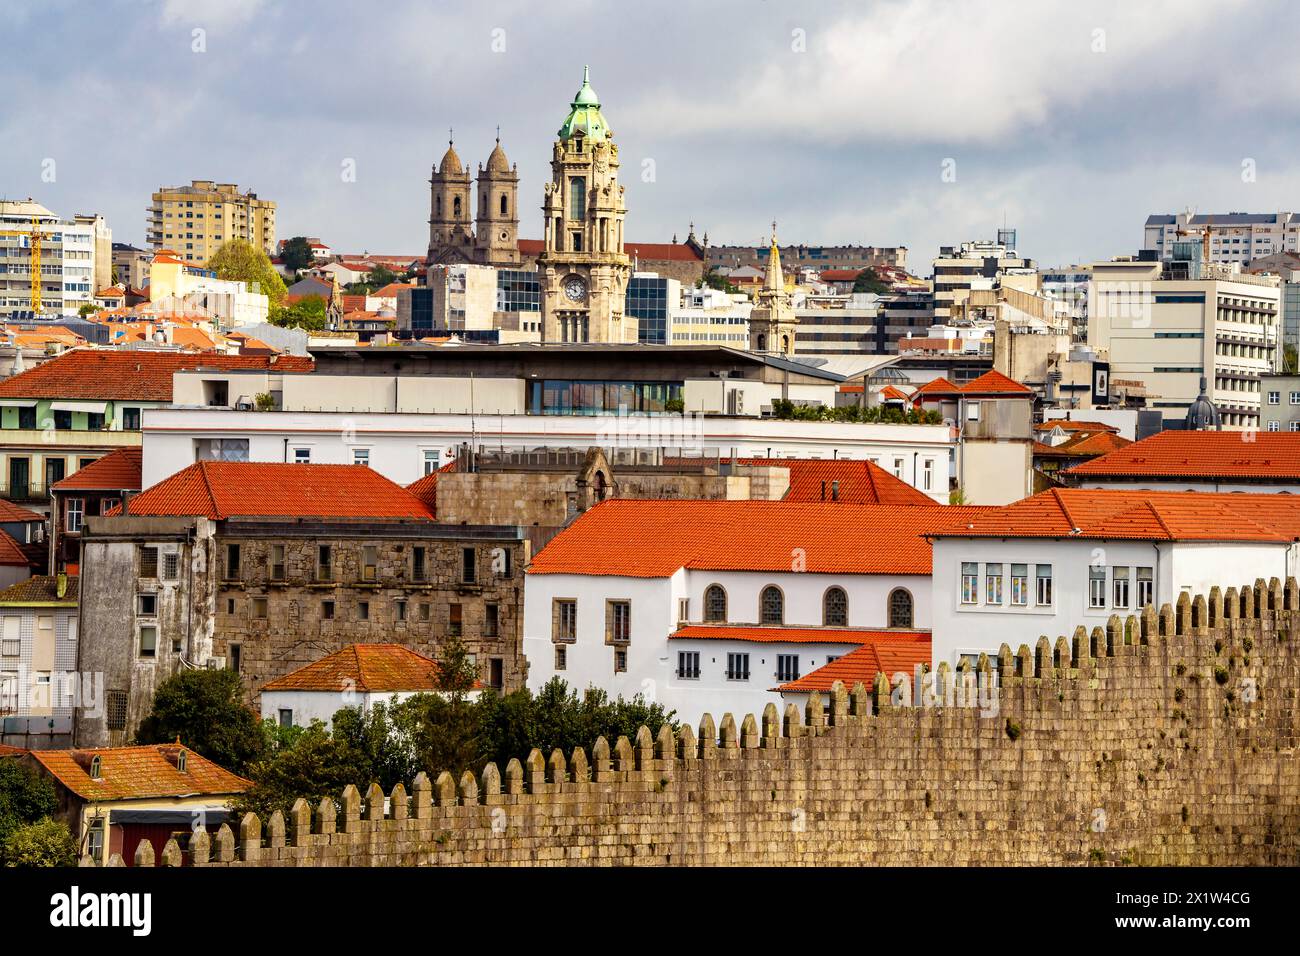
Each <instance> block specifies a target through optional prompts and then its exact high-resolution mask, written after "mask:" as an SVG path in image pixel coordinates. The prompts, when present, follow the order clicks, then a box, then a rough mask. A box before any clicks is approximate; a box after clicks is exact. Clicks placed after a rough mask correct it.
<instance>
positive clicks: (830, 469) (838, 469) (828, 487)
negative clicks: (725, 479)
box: [739, 458, 935, 507]
mask: <svg viewBox="0 0 1300 956" xmlns="http://www.w3.org/2000/svg"><path fill="white" fill-rule="evenodd" d="M739 464H742V465H775V466H777V467H780V468H788V469H789V470H790V490H789V491H787V492H786V493H785V497H784V498H783V499H782V500H784V501H823V500H825V501H830V500H831V494H832V492H833V490H834V488H835V486H834V485H833V484H832V483H833V482H839V499H838V500H839V501H841V502H846V503H849V504H858V505H929V506H931V507H933V506H934V505H935V501H934V499H933V498H931V497H930V496H929V495H927V494H925V492H923V491H918V490H917V489H916V488H913V487H912V486H911V485H909V484H908V483H907V482H905V481H903V480H902V479H901V478H895V477H894V476H893V475H891V474H890V473H889V472H887V471H885V469H883V468H881V467H880V466H879V465H877V464H875V463H874V462H870V461H867V460H866V459H849V458H742V459H739ZM823 482H824V483H825V488H824V489H823V487H822V484H823Z"/></svg>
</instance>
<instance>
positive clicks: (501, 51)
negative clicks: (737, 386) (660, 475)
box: [0, 0, 1300, 272]
mask: <svg viewBox="0 0 1300 956" xmlns="http://www.w3.org/2000/svg"><path fill="white" fill-rule="evenodd" d="M1219 7H1220V8H1223V5H1222V4H1220V5H1219ZM1247 7H1249V10H1250V13H1251V15H1250V16H1249V17H1247V16H1244V15H1242V16H1238V17H1236V18H1235V19H1234V18H1232V17H1229V18H1228V19H1227V20H1226V21H1225V20H1224V19H1218V20H1216V21H1215V22H1214V23H1213V24H1212V25H1211V23H1210V21H1208V20H1206V21H1204V22H1200V21H1198V18H1196V17H1189V16H1186V15H1180V16H1178V17H1172V16H1170V14H1172V13H1173V12H1175V11H1181V12H1182V13H1183V14H1185V12H1186V5H1184V4H1176V5H1158V4H1150V5H1144V6H1143V7H1142V8H1140V9H1127V8H1124V7H1122V6H1120V5H1118V4H1112V5H1109V6H1102V7H1098V8H1094V9H1089V10H1086V11H1078V10H1073V9H1071V8H1069V7H1068V6H1062V5H1058V4H1046V3H1044V4H1034V5H1032V6H1014V5H977V4H971V5H955V4H949V3H943V2H939V0H906V2H896V3H885V4H874V5H871V6H869V7H859V6H856V5H851V4H845V3H837V4H825V5H819V6H818V7H817V8H816V9H811V10H795V9H793V8H791V9H787V8H786V7H785V6H784V5H782V4H777V3H757V4H755V3H739V4H736V3H732V4H718V5H716V6H712V7H710V8H709V9H707V10H703V11H692V13H691V15H690V18H689V19H687V18H685V17H683V16H679V15H675V14H674V15H668V16H665V15H664V14H663V12H662V11H661V10H659V9H657V8H656V9H654V10H650V9H635V8H633V9H626V10H625V9H622V8H620V10H619V17H618V18H617V20H615V19H613V18H611V17H608V16H607V14H608V12H609V8H608V7H607V6H604V5H602V4H599V3H570V4H560V5H558V6H557V7H555V8H554V9H553V12H554V14H555V15H554V16H549V17H547V18H546V19H545V20H540V19H538V18H536V17H532V16H529V15H528V13H529V11H528V9H527V7H526V6H525V5H515V6H506V7H504V8H501V7H498V8H496V9H494V10H492V11H490V12H489V11H479V10H469V11H466V10H457V9H452V8H450V7H447V6H442V5H440V6H437V7H433V8H430V7H428V6H426V5H422V4H414V3H406V4H395V5H392V6H390V7H386V8H385V10H386V11H391V13H390V14H389V15H388V16H386V17H385V18H384V20H383V22H382V23H380V22H375V21H374V20H373V18H372V20H371V21H368V23H369V29H373V30H377V31H379V32H380V33H381V34H382V38H376V37H369V38H367V37H366V36H365V32H366V31H365V29H363V30H362V31H360V32H358V31H352V30H343V31H340V30H337V29H335V28H336V27H337V23H338V19H337V18H338V17H339V16H352V15H353V12H352V11H351V10H348V9H347V8H345V7H341V6H338V5H335V4H329V3H327V4H317V5H315V6H314V7H313V17H312V18H311V19H310V20H306V19H304V18H302V17H301V16H297V15H295V13H294V11H293V9H292V8H287V7H283V6H278V5H271V4H268V3H264V2H262V0H239V2H230V3H213V2H211V0H199V2H181V0H166V2H159V3H142V2H120V3H111V4H105V5H103V6H96V7H94V8H93V9H91V8H84V9H80V10H79V12H78V15H77V16H76V17H75V18H69V17H68V15H67V14H68V13H69V11H70V9H71V7H70V5H69V4H68V3H61V2H56V3H49V4H43V5H39V6H38V5H36V4H32V3H19V4H16V5H15V4H9V5H6V6H5V8H4V9H3V10H2V11H0V22H3V23H4V25H5V28H6V30H7V32H11V33H12V34H13V35H16V36H20V37H22V38H23V43H22V44H21V45H20V49H19V50H18V51H17V53H16V55H13V56H10V57H7V58H6V60H5V62H4V64H3V65H0V76H3V77H4V79H5V80H6V82H7V85H8V88H9V89H10V90H11V91H13V94H14V95H13V96H12V98H11V102H10V109H9V110H7V112H6V116H5V118H4V119H3V120H0V131H2V133H3V135H4V137H5V141H6V142H7V143H11V144H16V148H11V149H8V150H6V151H5V155H4V156H3V157H0V182H3V183H4V187H3V189H2V190H0V191H2V192H4V193H5V194H6V196H7V197H8V198H25V197H26V196H28V195H30V196H32V197H33V198H35V199H37V200H38V201H40V202H42V203H43V204H44V205H46V206H48V207H49V208H51V209H52V210H54V211H56V212H57V213H59V214H60V215H71V214H73V213H75V212H92V211H94V212H100V213H103V214H105V215H106V216H107V217H108V219H109V223H110V225H111V226H112V228H113V231H114V238H115V239H116V240H118V241H126V242H132V243H134V244H137V245H140V244H142V243H143V239H144V221H145V212H144V210H145V207H146V206H147V205H148V202H149V196H150V194H151V193H152V192H153V191H154V190H155V189H157V188H158V187H159V186H162V185H173V184H177V183H186V182H189V181H190V180H191V179H214V180H217V181H221V182H234V183H238V184H239V185H240V186H241V188H249V189H252V190H254V191H255V192H257V193H258V194H259V195H261V196H264V197H267V198H270V199H272V200H274V201H275V202H276V203H277V204H278V206H279V209H280V210H281V214H280V224H279V230H278V231H279V235H280V236H281V237H286V236H292V235H298V234H309V235H317V236H320V237H321V238H322V239H324V240H325V241H326V242H328V243H330V244H331V245H332V246H334V247H335V248H343V249H347V250H349V251H358V252H359V251H362V250H368V251H371V252H379V253H388V254H392V253H400V252H407V251H410V252H419V251H420V250H422V249H423V248H424V246H425V244H426V241H427V235H426V233H427V226H426V219H427V215H428V212H427V196H428V193H427V183H426V180H427V179H428V176H429V170H430V167H431V165H432V164H433V163H434V162H435V161H436V160H437V159H438V157H440V156H441V154H442V152H443V150H445V148H446V140H447V130H448V127H451V128H454V129H455V131H456V132H455V140H456V144H457V149H458V151H459V152H460V153H461V155H462V156H463V157H464V159H465V161H466V162H467V163H469V164H471V166H472V167H475V168H476V167H477V165H478V164H479V163H480V162H485V161H486V159H487V155H488V153H489V152H490V151H491V149H492V146H493V138H494V135H495V130H496V127H497V126H498V125H499V126H500V127H501V131H502V132H501V137H502V145H503V147H504V148H505V150H506V152H507V154H508V155H509V157H510V161H511V162H512V163H515V164H518V167H519V173H520V178H521V182H520V199H521V212H522V222H521V235H522V236H524V237H537V236H539V235H540V218H541V214H540V204H541V198H542V194H541V187H542V184H543V182H544V181H545V179H546V178H547V173H548V169H547V163H548V159H549V149H550V143H551V140H552V138H553V135H554V131H555V129H556V128H557V127H558V125H559V123H560V122H561V121H562V120H563V117H564V114H565V111H566V108H567V104H568V102H569V100H570V99H571V98H572V96H573V93H574V91H575V90H576V89H577V87H578V85H579V84H580V81H581V76H582V72H581V71H582V67H583V65H584V64H587V63H589V64H590V65H591V70H592V84H593V86H594V87H595V89H596V90H597V92H598V93H599V95H600V97H601V101H602V104H603V105H604V108H605V112H606V115H607V116H608V117H609V121H610V123H611V125H612V126H613V128H614V131H615V136H616V141H617V142H618V143H619V144H620V147H621V151H622V158H623V163H624V170H625V174H624V177H623V178H624V181H625V185H626V187H627V204H628V208H629V216H628V238H629V239H631V240H635V241H668V240H669V239H670V238H671V237H672V235H673V234H676V235H677V237H678V239H679V240H680V239H684V238H685V235H686V232H687V228H688V223H690V222H692V221H693V222H694V223H695V225H696V230H697V233H699V234H703V233H704V232H708V234H709V237H710V240H711V241H712V242H713V243H715V244H730V243H746V244H748V243H757V242H758V241H759V239H760V237H761V236H763V235H765V233H766V231H767V228H768V223H770V222H771V220H772V219H773V218H775V219H777V220H778V222H779V223H780V231H781V238H782V241H783V242H806V243H819V244H828V245H829V244H839V243H869V244H874V245H906V246H908V248H909V250H910V253H911V256H910V259H909V262H910V264H911V265H912V267H913V268H914V269H915V270H917V271H920V272H925V271H926V270H925V264H928V261H929V259H931V258H932V257H933V256H934V255H935V254H936V253H937V251H938V247H939V246H940V245H952V244H956V243H960V242H962V241H964V240H968V239H972V238H981V237H989V238H991V237H992V236H993V235H994V233H995V230H996V228H997V227H998V226H1000V225H1001V224H1002V223H1003V222H1004V221H1005V222H1006V223H1007V224H1008V225H1010V226H1012V227H1015V228H1017V229H1018V230H1019V236H1020V245H1021V247H1022V251H1023V252H1024V253H1025V254H1027V255H1030V256H1033V257H1034V258H1036V259H1038V260H1039V261H1040V262H1042V263H1044V264H1065V263H1067V262H1073V261H1090V260H1093V259H1098V258H1106V257H1109V256H1112V255H1117V254H1123V253H1128V252H1132V251H1134V250H1136V249H1137V248H1138V247H1139V245H1140V243H1141V238H1142V234H1141V226H1142V221H1143V220H1144V219H1145V217H1146V216H1147V215H1148V214H1149V213H1155V212H1174V211H1178V210H1181V209H1183V208H1184V207H1186V206H1194V207H1195V208H1197V209H1198V210H1200V211H1229V210H1249V211H1256V212H1271V211H1276V210H1278V209H1288V210H1289V209H1293V208H1295V207H1296V205H1297V203H1296V202H1295V201H1294V199H1293V197H1294V196H1296V195H1298V194H1300V190H1298V189H1297V187H1298V186H1300V167H1298V166H1297V164H1296V162H1295V161H1294V160H1293V159H1291V158H1290V156H1289V155H1288V153H1289V151H1288V150H1287V149H1286V147H1287V145H1288V138H1287V136H1286V133H1285V130H1286V128H1287V126H1288V125H1289V124H1288V120H1289V119H1290V118H1291V117H1292V114H1295V113H1296V112H1297V111H1300V86H1298V85H1297V84H1296V82H1295V81H1294V80H1291V79H1287V78H1286V77H1285V76H1282V77H1279V78H1274V77H1268V79H1267V82H1265V81H1264V78H1263V77H1262V76H1260V77H1259V78H1254V74H1262V73H1263V71H1262V70H1260V69H1259V68H1258V66H1256V65H1257V64H1261V63H1268V62H1270V51H1272V50H1277V52H1282V50H1283V49H1285V47H1284V46H1283V44H1285V37H1286V36H1287V35H1288V31H1287V30H1285V29H1281V28H1280V27H1282V26H1283V24H1284V23H1285V21H1290V20H1294V19H1296V17H1297V14H1296V13H1295V12H1294V11H1293V10H1291V9H1289V8H1287V7H1286V6H1285V5H1282V4H1250V5H1247V4H1243V3H1229V4H1227V6H1226V9H1227V10H1228V12H1229V13H1232V12H1233V11H1237V12H1238V13H1239V14H1240V13H1244V11H1245V10H1246V9H1247ZM575 22H581V23H589V24H590V25H591V27H592V29H593V31H594V35H595V37H596V39H595V41H594V42H590V43H587V42H584V43H582V44H579V45H578V49H574V50H568V49H564V48H565V45H566V42H567V41H566V40H565V37H566V35H567V34H568V33H570V32H572V30H573V29H574V23H575ZM1099 31H1100V32H1099ZM114 37H117V38H118V39H114ZM128 38H129V42H127V39H128ZM376 43H377V44H378V46H377V47H376V45H375V44H376ZM69 48H76V49H85V48H96V49H98V51H99V55H97V56H96V57H95V58H93V59H91V60H89V61H85V62H78V63H77V64H76V65H72V66H69V67H68V68H66V69H62V70H53V69H51V70H47V71H44V72H43V71H42V70H41V69H40V68H39V64H41V63H46V64H50V63H55V62H58V58H59V56H60V51H61V50H62V51H66V50H67V49H69ZM142 49H143V50H148V51H149V53H148V54H147V55H145V56H142V55H141V51H142ZM376 49H378V50H381V51H383V55H377V54H376V52H375V51H376ZM557 49H564V52H563V55H560V56H556V55H555V53H556V50H557ZM494 51H497V52H494ZM650 77H654V79H650ZM1264 99H1267V103H1268V107H1269V109H1268V112H1267V115H1265V114H1264V112H1263V111H1257V110H1255V109H1254V105H1255V104H1256V103H1259V102H1260V101H1261V100H1264ZM1210 103H1213V105H1214V108H1213V109H1210V106H1209V104H1210ZM1234 114H1235V115H1234ZM50 115H58V116H59V121H58V122H57V123H50V122H49V121H48V117H49V116H50ZM1225 115H1234V119H1233V124H1232V128H1233V129H1234V131H1235V134H1234V135H1231V136H1223V135H1222V134H1221V132H1219V131H1220V130H1221V129H1222V125H1221V124H1222V120H1223V118H1224V116H1225ZM42 117H44V119H42ZM349 164H350V165H349ZM1243 164H1247V165H1251V164H1253V165H1251V171H1252V172H1253V175H1254V181H1243V180H1244V179H1245V178H1247V177H1246V175H1245V173H1244V167H1243ZM349 169H354V170H355V181H345V179H346V178H347V176H348V173H349ZM742 171H743V172H742ZM945 173H947V176H948V178H950V179H951V178H952V177H953V176H954V174H955V181H945ZM51 178H52V179H53V181H48V180H49V179H51ZM647 180H652V181H647Z"/></svg>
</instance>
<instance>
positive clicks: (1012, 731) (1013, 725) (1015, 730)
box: [1007, 717, 1020, 740]
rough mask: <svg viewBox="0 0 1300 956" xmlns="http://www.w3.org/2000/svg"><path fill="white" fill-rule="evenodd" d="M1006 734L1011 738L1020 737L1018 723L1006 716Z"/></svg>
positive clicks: (1017, 738)
mask: <svg viewBox="0 0 1300 956" xmlns="http://www.w3.org/2000/svg"><path fill="white" fill-rule="evenodd" d="M1007 736H1008V737H1010V738H1011V739H1012V740H1019V739H1020V723H1019V722H1018V721H1015V720H1012V719H1011V718H1010V717H1008V718H1007Z"/></svg>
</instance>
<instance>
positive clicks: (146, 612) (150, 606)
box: [136, 594, 158, 617]
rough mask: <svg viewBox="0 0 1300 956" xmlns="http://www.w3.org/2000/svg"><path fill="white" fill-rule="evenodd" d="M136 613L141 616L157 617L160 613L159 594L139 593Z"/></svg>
mask: <svg viewBox="0 0 1300 956" xmlns="http://www.w3.org/2000/svg"><path fill="white" fill-rule="evenodd" d="M136 613H138V614H139V615H140V616H141V617H156V616H157V614H158V595H156V594H137V595H136Z"/></svg>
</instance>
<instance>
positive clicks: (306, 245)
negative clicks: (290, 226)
mask: <svg viewBox="0 0 1300 956" xmlns="http://www.w3.org/2000/svg"><path fill="white" fill-rule="evenodd" d="M315 259H316V257H315V256H314V255H313V254H312V251H311V243H310V242H309V241H308V240H307V237H306V236H294V237H293V238H292V239H286V240H285V241H284V245H282V246H281V247H280V260H281V261H282V262H283V263H284V265H285V268H287V269H292V270H293V271H294V272H301V271H302V270H303V269H306V268H307V267H308V266H310V265H311V264H312V263H313V262H314V261H315Z"/></svg>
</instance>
